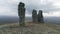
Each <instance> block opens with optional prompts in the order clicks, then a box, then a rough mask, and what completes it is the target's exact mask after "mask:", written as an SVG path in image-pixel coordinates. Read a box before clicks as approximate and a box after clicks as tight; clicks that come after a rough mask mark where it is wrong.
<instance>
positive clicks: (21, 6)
mask: <svg viewBox="0 0 60 34" xmlns="http://www.w3.org/2000/svg"><path fill="white" fill-rule="evenodd" d="M18 16H19V25H20V26H24V25H25V4H24V3H22V2H20V3H19V5H18Z"/></svg>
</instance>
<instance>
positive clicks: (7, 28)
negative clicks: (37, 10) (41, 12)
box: [0, 22, 60, 34]
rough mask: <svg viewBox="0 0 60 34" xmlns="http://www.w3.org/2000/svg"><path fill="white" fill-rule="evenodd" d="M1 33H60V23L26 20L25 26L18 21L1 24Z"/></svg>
mask: <svg viewBox="0 0 60 34" xmlns="http://www.w3.org/2000/svg"><path fill="white" fill-rule="evenodd" d="M0 34H60V25H53V24H46V23H30V22H26V25H25V27H20V26H19V24H18V23H13V24H5V25H0Z"/></svg>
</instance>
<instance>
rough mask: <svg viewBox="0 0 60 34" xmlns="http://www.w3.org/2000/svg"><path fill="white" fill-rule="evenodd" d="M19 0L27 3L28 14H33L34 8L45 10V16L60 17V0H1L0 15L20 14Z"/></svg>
mask: <svg viewBox="0 0 60 34" xmlns="http://www.w3.org/2000/svg"><path fill="white" fill-rule="evenodd" d="M19 2H23V3H25V8H26V16H31V15H32V10H33V9H36V10H37V12H38V10H43V16H44V17H45V16H56V17H60V0H0V16H1V15H5V16H18V10H17V9H18V4H19Z"/></svg>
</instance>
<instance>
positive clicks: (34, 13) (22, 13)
mask: <svg viewBox="0 0 60 34" xmlns="http://www.w3.org/2000/svg"><path fill="white" fill-rule="evenodd" d="M18 16H19V25H20V26H24V25H25V4H24V3H22V2H20V3H19V5H18ZM32 21H33V22H34V23H35V22H39V23H43V15H42V10H39V12H38V14H37V11H36V10H35V9H33V11H32Z"/></svg>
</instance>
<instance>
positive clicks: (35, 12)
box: [32, 9, 38, 22]
mask: <svg viewBox="0 0 60 34" xmlns="http://www.w3.org/2000/svg"><path fill="white" fill-rule="evenodd" d="M32 21H33V22H37V21H38V20H37V11H36V10H35V9H33V11H32Z"/></svg>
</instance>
